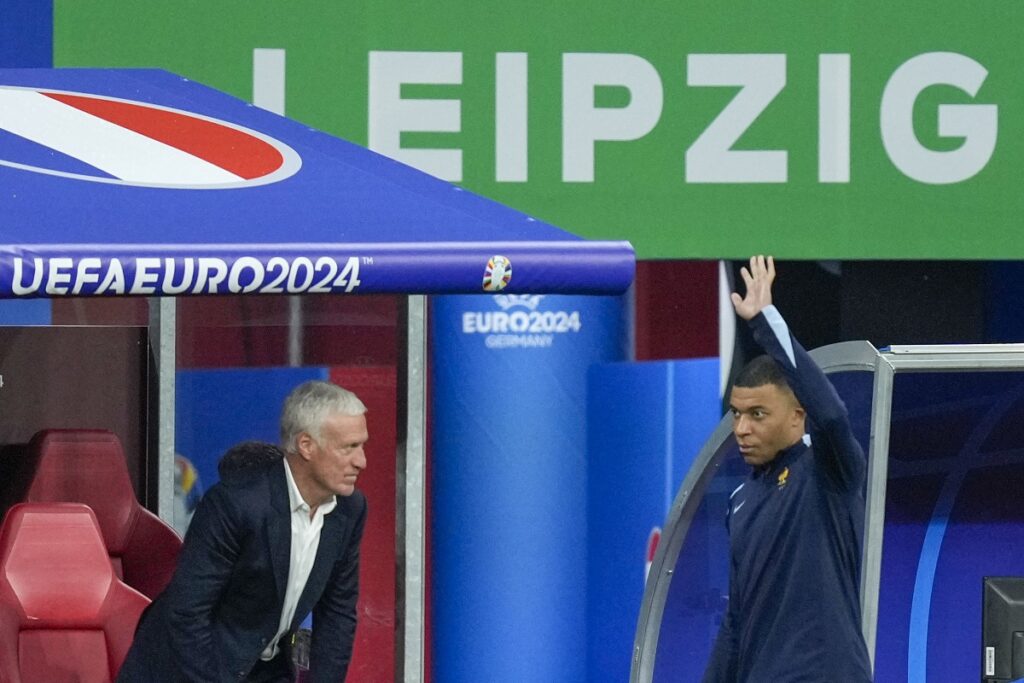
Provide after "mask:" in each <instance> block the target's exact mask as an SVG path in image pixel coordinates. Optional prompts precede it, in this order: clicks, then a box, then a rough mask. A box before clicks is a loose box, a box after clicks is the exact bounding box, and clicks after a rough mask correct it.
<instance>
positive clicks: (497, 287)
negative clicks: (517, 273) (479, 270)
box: [484, 256, 512, 292]
mask: <svg viewBox="0 0 1024 683" xmlns="http://www.w3.org/2000/svg"><path fill="white" fill-rule="evenodd" d="M510 280H512V262H511V261H509V260H508V259H507V258H505V257H504V256H492V257H491V258H490V259H489V260H488V261H487V268H486V270H484V291H485V292H500V291H501V290H503V289H505V287H506V285H508V283H509V281H510Z"/></svg>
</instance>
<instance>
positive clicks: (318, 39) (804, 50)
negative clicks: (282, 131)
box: [54, 0, 1024, 259]
mask: <svg viewBox="0 0 1024 683" xmlns="http://www.w3.org/2000/svg"><path fill="white" fill-rule="evenodd" d="M54 26H55V28H54V63H55V65H56V66H120V67H124V66H138V67H160V68H164V69H168V70H170V71H174V72H177V73H180V74H182V75H184V76H186V77H188V78H192V79H195V80H198V81H201V82H203V83H206V84H208V85H211V86H213V87H217V88H220V89H222V90H225V91H227V92H229V93H232V94H234V95H236V96H238V97H241V98H243V99H246V100H252V99H253V98H254V97H255V98H256V100H257V101H259V100H260V97H261V92H262V93H263V95H262V97H264V98H269V100H266V99H265V101H270V102H271V104H272V105H273V106H271V107H269V108H278V109H283V110H284V112H285V113H286V114H287V115H289V116H291V117H293V118H296V119H298V120H300V121H303V122H304V123H306V124H308V125H310V126H313V127H315V128H319V129H321V130H325V131H327V132H330V133H333V134H335V135H338V136H341V137H344V138H346V139H349V140H352V141H354V142H357V143H360V144H364V145H367V146H369V147H371V148H373V149H376V150H378V151H381V152H384V153H386V154H389V155H391V156H394V157H396V158H398V159H400V160H402V161H405V162H406V163H411V164H413V165H415V166H418V167H420V168H423V169H424V170H429V171H431V172H433V173H435V174H436V175H439V176H441V177H444V178H446V179H448V180H452V181H454V182H458V183H461V184H463V185H464V186H466V187H468V188H470V189H472V190H474V191H476V192H479V193H481V194H483V195H485V196H488V197H492V198H494V199H496V200H498V201H501V202H504V203H506V204H509V205H511V206H514V207H516V208H519V209H521V210H523V211H526V212H528V213H531V214H533V215H536V216H538V217H540V218H543V219H544V220H547V221H550V222H552V223H554V224H556V225H559V226H561V227H563V228H565V229H567V230H570V231H572V232H574V233H577V234H579V235H582V236H586V237H591V238H601V239H628V240H630V241H631V242H632V243H633V244H634V246H635V247H636V250H637V255H638V257H640V258H646V259H653V258H742V257H744V256H746V255H749V254H750V253H754V252H761V251H764V252H769V253H774V254H775V255H777V256H780V257H784V258H829V259H848V258H854V259H856V258H879V259H897V258H898V259H904V258H929V259H960V258H966V259H1012V258H1022V257H1024V230H1022V229H1021V226H1020V218H1019V217H1020V216H1021V215H1024V201H1022V199H1021V197H1022V193H1021V192H1020V190H1019V187H1018V182H1020V178H1021V175H1022V173H1021V169H1022V166H1024V135H1022V134H1021V129H1022V128H1024V97H1022V93H1024V76H1022V73H1021V69H1020V67H1019V64H1018V63H1017V57H1016V56H1017V55H1022V54H1024V47H1022V43H1021V41H1020V33H1021V30H1020V27H1021V26H1024V5H1022V4H1019V3H1010V2H999V3H953V2H929V3H925V2H899V3H893V2H880V1H877V0H871V1H866V2H861V3H849V2H837V3H821V2H808V1H799V2H796V1H788V2H776V3H746V2H722V1H719V2H704V1H702V2H664V1H662V0H658V1H657V2H647V3H637V4H623V3H614V2H598V1H596V0H589V1H587V2H579V1H575V2H569V1H563V2H555V3H551V2H534V1H533V0H529V1H519V2H493V1H486V0H485V1H479V0H478V1H477V2H466V1H459V0H435V1H434V2H409V1H406V2H394V1H391V0H373V1H367V2H340V1H339V2H327V1H321V2H313V1H311V0H309V1H305V2H300V1H294V2H284V1H282V0H276V1H274V0H258V1H254V0H248V1H244V2H243V1H242V0H235V1H232V2H227V1H212V0H210V1H206V2H200V1H197V0H194V1H188V2H186V1H184V0H179V1H177V2H162V3H155V2H153V3H141V2H124V1H120V2H118V1H115V0H90V1H88V2H81V1H76V0H57V1H56V2H55V7H54ZM267 93H269V94H267ZM274 93H277V95H276V96H275V95H274ZM260 103H261V104H263V102H260ZM264 106H266V105H265V104H264Z"/></svg>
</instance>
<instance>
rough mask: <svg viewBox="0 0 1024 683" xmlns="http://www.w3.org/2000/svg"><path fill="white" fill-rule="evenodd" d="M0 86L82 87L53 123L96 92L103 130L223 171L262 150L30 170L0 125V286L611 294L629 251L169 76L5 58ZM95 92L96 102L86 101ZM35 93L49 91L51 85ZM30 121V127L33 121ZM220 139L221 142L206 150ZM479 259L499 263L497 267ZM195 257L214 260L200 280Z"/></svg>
mask: <svg viewBox="0 0 1024 683" xmlns="http://www.w3.org/2000/svg"><path fill="white" fill-rule="evenodd" d="M0 85H8V86H17V87H20V88H22V90H21V91H19V92H18V96H19V97H28V98H29V99H32V98H33V97H34V96H33V95H32V94H31V93H25V92H24V89H30V90H31V89H36V90H40V89H42V90H47V89H50V90H62V91H73V92H76V93H84V94H85V95H84V96H83V97H79V98H78V99H77V100H76V103H77V104H76V106H75V107H70V106H68V107H66V108H65V109H62V111H64V112H65V114H68V117H67V120H64V119H62V121H64V123H62V127H61V131H62V133H67V132H68V130H67V129H68V128H69V127H73V126H74V125H75V122H76V121H78V120H82V121H92V120H94V117H93V116H91V115H90V116H85V115H81V116H79V115H78V114H74V112H75V111H76V110H77V107H78V106H86V107H87V108H89V107H97V106H98V107H100V110H102V111H103V112H105V113H104V114H103V115H104V116H106V117H108V121H109V122H110V123H112V124H113V125H112V126H111V127H110V128H112V129H114V130H117V129H125V130H130V129H134V127H138V126H140V125H144V126H150V128H146V130H147V134H149V133H152V135H156V136H161V135H162V136H168V139H167V140H166V142H167V143H168V144H173V145H177V146H182V147H188V149H186V150H184V152H185V154H188V155H191V156H194V157H196V158H198V159H201V160H203V161H204V163H205V162H207V161H216V164H215V165H220V166H221V168H222V169H225V170H232V169H237V168H241V167H246V168H248V167H247V166H246V164H249V163H251V162H252V159H254V158H255V157H254V154H252V153H250V152H251V151H252V149H263V148H262V147H260V145H263V147H266V146H267V145H269V146H270V147H272V148H273V150H276V151H273V150H272V151H271V153H270V155H269V156H268V157H267V159H268V161H267V162H266V164H267V165H266V166H265V168H264V165H261V166H260V168H261V169H264V170H261V171H259V172H258V173H257V172H256V171H253V175H252V177H249V176H248V175H244V174H243V176H241V177H239V178H238V181H237V182H235V181H232V182H231V183H229V184H228V186H225V187H219V186H216V185H214V184H211V181H209V180H204V179H202V178H201V177H199V176H197V177H195V178H192V177H191V176H189V177H187V178H184V179H182V178H177V177H173V176H168V177H164V175H160V174H165V173H167V169H170V168H171V165H160V164H152V163H148V165H147V162H148V161H149V159H148V157H143V158H140V159H135V158H133V159H130V161H131V162H132V166H131V167H130V168H138V167H143V168H146V170H147V172H146V174H145V175H140V176H139V177H144V178H146V179H147V180H146V181H145V182H144V183H143V182H141V181H139V182H138V183H135V184H133V181H131V179H130V178H128V179H120V180H117V181H116V182H112V181H111V179H110V178H98V177H95V175H96V174H94V173H92V172H83V173H79V174H77V175H68V174H69V173H73V171H70V170H69V167H68V163H67V159H61V158H59V157H57V156H53V157H52V158H51V157H47V156H46V155H43V156H42V157H40V155H34V156H33V157H32V158H33V159H35V160H36V162H37V163H36V164H35V165H34V166H35V167H34V168H33V169H26V168H24V167H23V166H13V165H12V164H24V159H25V149H24V143H22V142H19V143H18V144H17V145H16V149H11V150H9V151H8V150H6V149H5V148H4V147H3V146H2V144H3V142H4V140H3V139H0V186H2V187H3V188H4V192H3V193H2V195H0V215H3V216H4V223H3V233H4V234H3V238H4V239H3V245H4V246H3V247H2V248H0V296H2V297H11V296H67V295H78V296H88V295H101V294H102V295H116V294H136V295H152V294H159V293H164V294H179V295H180V294H224V293H239V292H242V293H253V294H257V293H274V292H277V293H282V292H286V293H302V292H315V291H322V292H352V291H354V292H423V293H440V292H466V293H470V292H481V291H483V290H484V286H485V282H487V281H488V279H491V278H493V280H494V281H495V282H497V283H499V284H504V286H505V289H504V291H506V292H509V293H511V292H518V293H524V292H557V291H560V292H573V293H620V292H622V291H624V290H625V289H626V288H627V287H628V286H629V284H630V283H631V282H632V279H633V272H634V268H635V259H634V255H633V250H632V247H631V246H630V245H629V244H628V243H626V242H589V241H585V240H581V239H579V238H577V237H575V236H574V235H571V234H569V233H566V232H564V231H562V230H559V229H558V228H556V227H554V226H552V225H549V224H547V223H544V222H542V221H539V220H536V219H535V218H532V217H530V216H527V215H525V214H523V213H521V212H519V211H516V210H514V209H511V208H508V207H505V206H502V205H500V204H498V203H496V202H493V201H491V200H488V199H485V198H483V197H480V196H477V195H474V194H472V193H470V192H468V191H465V190H463V189H462V188H460V187H457V186H454V185H452V184H450V183H447V182H444V181H441V180H438V179H436V178H433V177H431V176H429V175H427V174H425V173H421V172H419V171H417V170H415V169H412V168H410V167H408V166H405V165H403V164H400V163H398V162H395V161H393V160H390V159H387V158H386V157H383V156H381V155H378V154H375V153H373V152H371V151H369V150H367V149H364V148H362V147H359V146H357V145H353V144H351V143H348V142H345V141H343V140H340V139H337V138H334V137H331V136H329V135H326V134H324V133H320V132H318V131H314V130H311V129H309V128H308V127H306V126H304V125H302V124H299V123H297V122H294V121H291V120H289V119H286V118H283V117H280V116H277V115H275V114H272V113H271V112H268V111H265V110H263V109H260V108H258V107H253V106H251V105H249V104H247V103H245V102H242V101H240V100H238V99H235V98H233V97H229V96H227V95H225V94H223V93H220V92H217V91H215V90H213V89H211V88H207V87H205V86H202V85H200V84H197V83H194V82H191V81H188V80H186V79H183V78H180V77H178V76H175V75H174V74H170V73H166V72H162V71H155V70H114V69H111V70H98V69H66V70H60V69H53V70H44V69H41V70H17V69H6V70H0ZM12 96H13V95H12ZM94 96H95V97H94ZM38 97H39V98H42V96H38ZM96 97H100V98H107V99H102V100H99V102H100V104H97V100H96ZM110 98H116V100H115V101H112V100H111V99H110ZM120 100H129V102H128V103H127V104H125V103H124V102H123V101H120ZM18 101H19V102H23V101H24V100H18ZM44 103H45V104H47V105H48V106H53V105H54V101H53V98H46V99H44ZM151 105H153V106H151ZM10 106H15V105H10ZM21 106H27V105H21ZM56 106H58V107H60V106H62V105H56ZM67 110H70V113H69V112H68V111H67ZM100 110H97V111H100ZM108 110H116V111H115V112H114V113H110V111H108ZM168 110H173V111H174V112H175V113H174V114H173V115H174V116H179V117H181V118H180V119H178V120H176V121H175V126H176V125H177V124H178V123H182V122H188V123H187V125H189V126H192V125H200V124H196V123H195V122H196V121H197V120H199V119H197V118H196V117H197V116H198V117H201V120H202V121H204V122H205V123H203V124H201V125H203V126H208V127H209V129H208V130H205V131H204V132H203V134H202V135H192V136H190V137H188V138H187V140H184V141H183V140H181V139H173V131H174V130H177V128H176V127H175V126H171V125H167V124H166V122H165V121H164V119H163V118H161V117H166V116H171V115H172V114H169V113H168ZM97 115H99V114H97ZM9 125H13V124H9ZM41 130H42V131H43V132H39V133H38V135H40V136H45V131H46V130H47V129H46V128H45V127H43V128H42V129H41ZM239 130H242V131H243V133H245V132H246V131H248V132H249V133H252V134H251V135H249V134H242V135H241V139H243V140H245V141H247V142H246V143H245V144H239V145H238V146H235V145H233V144H225V142H224V141H225V140H226V139H227V137H226V136H237V135H240V134H239ZM153 131H155V132H153ZM122 132H123V131H122ZM6 138H7V141H8V142H10V141H11V140H13V138H11V136H6ZM255 138H259V139H260V140H262V141H263V142H252V141H253V140H254V139H255ZM234 139H235V138H233V137H232V138H231V140H234ZM186 142H187V143H188V144H185V143H186ZM179 143H180V144H179ZM41 144H45V141H41ZM53 144H54V145H58V142H56V141H54V142H53ZM111 144H113V143H111ZM125 149H130V147H127V146H126V147H125ZM222 149H227V150H229V151H228V152H224V153H223V154H222V155H221V156H217V155H218V154H221V153H220V152H217V150H222ZM230 150H234V151H233V152H232V151H230ZM210 155H212V156H210ZM275 155H276V156H275ZM104 158H106V157H104ZM270 160H272V161H273V163H271V161H270ZM88 162H89V160H88V159H84V158H83V159H76V163H79V164H84V163H88ZM95 163H98V162H95ZM261 164H262V162H261ZM124 168H128V167H127V166H126V167H124ZM81 170H82V169H81V168H80V169H79V171H81ZM125 172H126V173H129V172H128V171H125ZM232 172H234V171H232ZM240 172H241V171H240ZM154 174H157V175H154ZM260 174H263V175H260ZM495 256H503V257H505V258H506V259H507V262H510V264H511V265H510V267H507V268H506V267H501V266H499V267H495V266H494V264H493V263H490V261H491V259H492V257H495ZM275 257H276V258H275ZM199 258H206V259H210V260H211V261H210V262H209V263H208V264H207V265H213V266H216V267H217V269H218V272H219V271H224V272H223V274H220V275H217V274H216V273H215V274H214V276H213V280H214V281H211V280H210V278H209V277H206V278H201V277H200V275H199V270H200V269H201V268H202V267H203V264H202V263H201V262H199V261H198V259H199ZM55 259H64V260H60V261H56V260H55ZM67 259H70V262H68V261H67ZM86 259H89V260H88V261H86ZM165 259H170V263H168V262H167V261H166V260H165ZM172 266H173V267H174V276H173V277H172V276H171V275H170V269H171V267H172ZM314 270H315V272H311V271H314ZM503 275H507V276H508V277H502V276H503ZM36 276H38V277H36ZM183 277H185V278H186V279H185V280H182V278H183ZM506 280H507V282H506ZM186 282H187V285H188V286H177V285H182V284H183V283H186ZM488 291H492V290H490V289H489V290H488ZM493 291H499V290H497V289H495V290H493Z"/></svg>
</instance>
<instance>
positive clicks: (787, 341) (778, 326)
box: [761, 305, 796, 368]
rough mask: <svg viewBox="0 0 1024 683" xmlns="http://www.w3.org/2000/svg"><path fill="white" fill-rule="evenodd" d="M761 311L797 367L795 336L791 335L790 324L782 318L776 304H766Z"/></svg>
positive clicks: (790, 360)
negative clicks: (794, 350) (794, 345)
mask: <svg viewBox="0 0 1024 683" xmlns="http://www.w3.org/2000/svg"><path fill="white" fill-rule="evenodd" d="M761 313H763V314H764V318H765V320H767V321H768V324H769V325H771V328H772V332H774V333H775V338H776V339H778V340H779V344H781V345H782V349H783V350H784V351H785V352H786V357H787V358H789V362H790V363H792V364H793V367H794V368H795V367H796V355H794V353H793V338H792V337H790V336H789V325H787V324H786V321H785V320H783V319H782V314H781V313H779V309H777V308H775V306H772V305H768V306H765V307H764V308H763V309H761Z"/></svg>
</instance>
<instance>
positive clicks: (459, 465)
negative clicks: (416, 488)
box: [430, 296, 640, 683]
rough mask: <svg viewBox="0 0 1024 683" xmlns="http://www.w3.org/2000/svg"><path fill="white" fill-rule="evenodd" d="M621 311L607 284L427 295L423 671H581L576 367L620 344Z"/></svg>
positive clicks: (562, 675)
mask: <svg viewBox="0 0 1024 683" xmlns="http://www.w3.org/2000/svg"><path fill="white" fill-rule="evenodd" d="M623 313H624V307H623V305H622V301H621V299H620V298H609V297H564V296H549V297H530V298H528V299H520V300H510V299H507V298H503V297H455V296H453V297H439V298H437V299H434V300H433V304H432V330H431V335H432V337H431V341H432V343H431V348H432V354H433V355H432V367H433V369H434V370H433V373H434V374H433V396H432V402H431V406H432V410H433V417H434V419H433V425H432V441H433V449H432V456H433V460H432V472H431V504H432V508H431V514H432V520H431V522H432V529H431V554H432V558H433V559H432V561H433V575H432V581H431V587H430V590H431V596H432V598H431V605H432V619H433V623H432V627H431V633H432V639H433V646H434V650H433V654H432V667H433V670H432V678H433V680H435V681H444V682H445V683H480V682H482V681H487V683H501V682H503V681H508V682H509V683H520V682H521V681H531V683H545V682H550V683H584V682H585V681H586V680H587V679H586V638H587V635H586V620H585V618H586V602H585V598H586V585H587V577H586V570H585V568H586V561H587V545H586V538H587V534H588V530H587V516H586V507H587V470H588V462H589V459H590V457H591V454H590V453H588V451H587V431H586V416H587V411H586V406H585V401H586V378H587V370H588V368H589V367H590V366H591V365H593V364H595V363H608V362H613V361H616V360H622V359H623V358H624V357H625V356H626V347H625V341H626V339H627V338H628V335H627V329H626V322H625V320H624V318H625V316H624V314H623ZM521 326H522V327H523V328H524V329H522V330H520V327H521ZM631 497H632V494H631V493H630V492H628V491H620V492H619V497H618V499H617V500H616V501H615V504H623V503H624V502H625V501H626V500H627V499H630V498H631ZM598 533H599V531H598ZM637 571H640V569H639V568H637ZM637 580H638V579H637ZM621 646H625V647H626V649H627V650H628V641H627V643H623V644H621Z"/></svg>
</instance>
